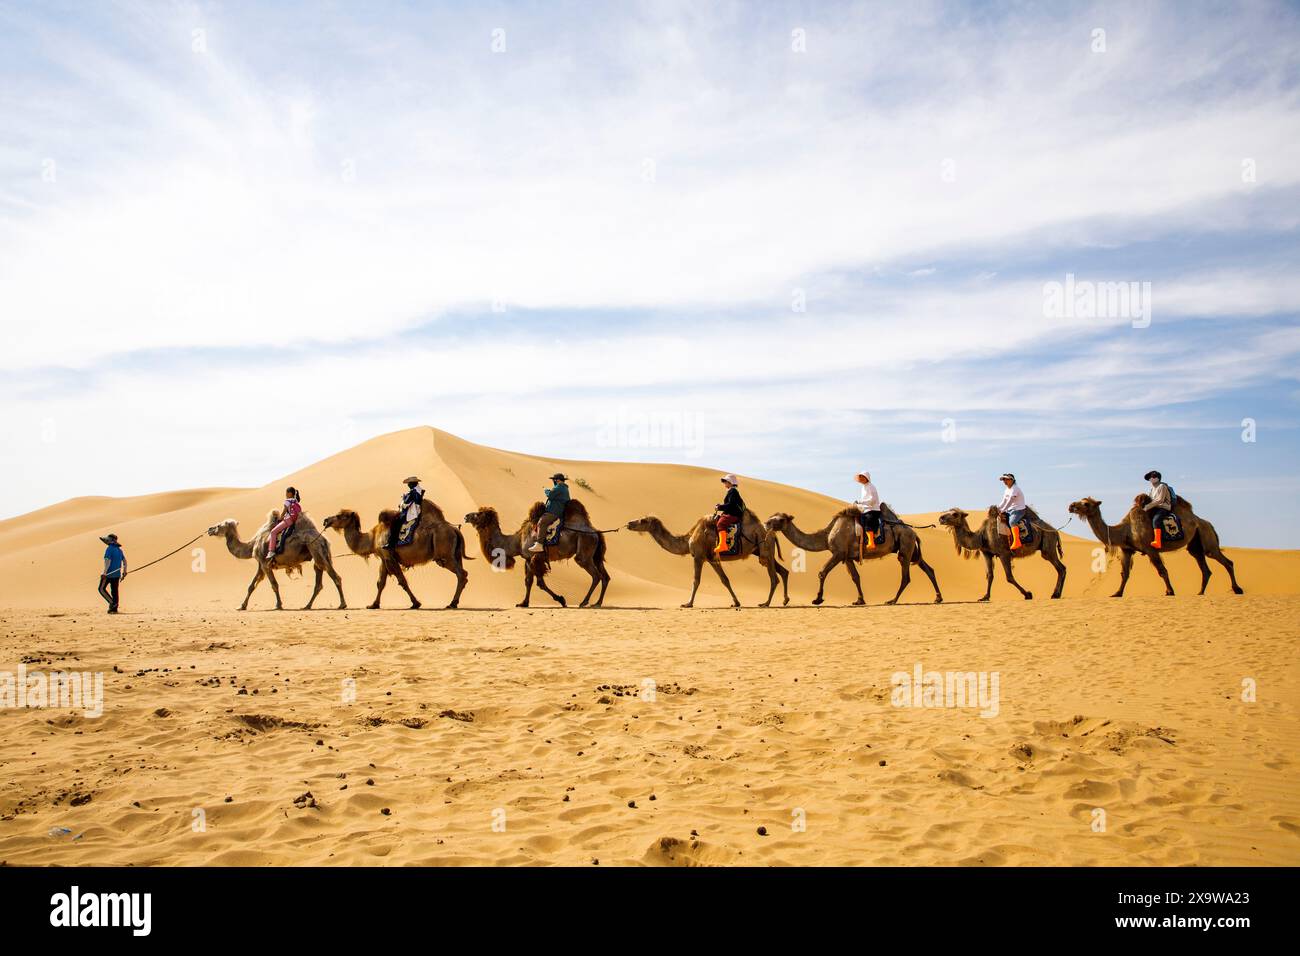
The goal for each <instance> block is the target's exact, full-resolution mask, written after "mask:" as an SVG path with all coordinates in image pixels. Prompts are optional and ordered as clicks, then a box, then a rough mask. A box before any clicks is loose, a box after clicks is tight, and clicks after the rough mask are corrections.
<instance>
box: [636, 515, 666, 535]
mask: <svg viewBox="0 0 1300 956" xmlns="http://www.w3.org/2000/svg"><path fill="white" fill-rule="evenodd" d="M663 524H664V523H663V522H662V521H660V520H659V519H658V518H656V517H655V516H654V515H646V516H645V517H644V518H634V519H633V520H631V521H629V522H628V523H627V530H628V531H641V532H643V533H649V532H651V531H653V530H654V529H655V528H656V527H659V528H662V527H663Z"/></svg>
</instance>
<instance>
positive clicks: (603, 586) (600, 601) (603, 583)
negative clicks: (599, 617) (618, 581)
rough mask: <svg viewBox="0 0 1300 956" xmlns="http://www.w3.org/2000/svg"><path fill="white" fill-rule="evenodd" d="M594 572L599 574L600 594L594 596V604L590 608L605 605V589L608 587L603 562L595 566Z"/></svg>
mask: <svg viewBox="0 0 1300 956" xmlns="http://www.w3.org/2000/svg"><path fill="white" fill-rule="evenodd" d="M596 570H598V571H599V572H600V594H598V595H596V603H595V604H593V605H592V607H600V606H601V605H602V604H604V603H605V589H606V588H608V587H609V572H608V571H607V570H605V562H604V561H603V560H602V561H600V562H599V563H598V564H597V565H596Z"/></svg>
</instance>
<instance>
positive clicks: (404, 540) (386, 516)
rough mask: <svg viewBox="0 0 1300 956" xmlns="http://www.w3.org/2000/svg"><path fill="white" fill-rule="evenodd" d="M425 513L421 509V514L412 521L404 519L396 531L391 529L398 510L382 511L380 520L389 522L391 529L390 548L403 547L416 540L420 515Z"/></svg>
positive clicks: (389, 533) (389, 534) (389, 535)
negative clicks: (394, 538)
mask: <svg viewBox="0 0 1300 956" xmlns="http://www.w3.org/2000/svg"><path fill="white" fill-rule="evenodd" d="M423 513H424V512H423V511H421V512H420V514H418V515H416V516H415V517H414V518H413V519H412V520H410V521H406V520H403V521H402V523H401V524H400V525H398V527H397V530H396V532H394V531H392V530H391V529H392V523H393V519H394V518H396V517H397V512H396V511H385V512H382V513H381V514H380V516H379V520H380V521H382V522H384V523H385V524H387V525H388V526H389V529H390V530H389V532H388V546H389V547H390V548H402V547H405V546H406V545H408V544H410V543H411V542H412V541H414V540H415V529H416V528H418V527H419V526H420V517H421V515H423ZM394 534H396V538H397V540H396V541H394V540H393V537H394Z"/></svg>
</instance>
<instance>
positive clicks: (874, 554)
mask: <svg viewBox="0 0 1300 956" xmlns="http://www.w3.org/2000/svg"><path fill="white" fill-rule="evenodd" d="M880 514H881V518H882V523H883V527H884V531H883V532H882V533H881V534H880V536H879V537H878V538H877V541H876V546H875V547H874V548H867V549H866V550H865V551H862V550H860V549H861V537H860V536H859V531H858V509H857V508H845V509H844V510H843V511H840V512H838V513H836V514H835V515H834V516H833V517H832V518H831V521H830V524H828V525H826V527H824V528H822V530H821V531H818V532H816V533H814V534H808V533H806V532H804V531H800V530H799V528H798V526H796V525H795V523H794V518H793V517H792V516H790V515H788V514H784V513H778V514H774V515H772V517H770V518H768V519H767V524H766V527H767V528H768V529H769V530H770V531H772V532H777V531H779V532H781V533H782V534H783V535H785V536H786V538H787V539H788V540H789V541H790V543H791V544H792V545H794V546H795V547H796V548H802V549H803V550H805V551H829V552H830V553H831V557H830V560H829V561H827V562H826V566H825V567H823V568H822V569H821V571H820V572H818V574H817V596H816V597H815V598H813V604H821V603H822V601H823V599H824V597H823V596H824V594H825V589H826V576H827V575H828V574H830V573H831V571H832V570H834V568H835V566H836V565H837V564H840V563H843V564H844V567H845V569H847V570H848V572H849V577H850V578H852V579H853V586H854V587H855V588H857V589H858V599H857V600H856V601H854V602H853V604H854V606H855V607H857V606H861V605H864V604H866V603H867V599H866V598H865V597H863V596H862V580H861V578H860V577H859V576H858V568H857V562H858V561H870V560H871V559H873V558H883V557H884V556H885V555H887V554H896V555H898V564H899V566H900V568H901V569H902V579H901V580H900V581H899V584H898V593H897V594H895V595H894V598H893V600H891V601H886V602H885V603H886V604H897V603H898V599H899V597H901V596H902V594H903V591H904V590H906V589H907V586H908V584H910V583H911V580H912V570H911V566H912V565H913V564H916V565H919V566H920V568H921V570H922V571H924V572H925V574H926V576H927V577H928V578H929V579H930V583H931V584H932V585H934V603H935V604H942V603H943V595H942V594H941V593H940V592H939V582H938V580H937V579H936V578H935V576H934V568H932V567H930V565H928V564H927V563H926V561H925V558H923V557H922V556H921V539H920V536H919V535H917V533H916V532H915V531H913V530H912V529H911V528H909V527H908V526H907V525H905V524H903V523H902V522H901V521H899V520H898V516H897V515H896V514H894V512H893V510H892V509H891V508H890V507H889V505H881V507H880Z"/></svg>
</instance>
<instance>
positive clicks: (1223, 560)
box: [1210, 547, 1246, 594]
mask: <svg viewBox="0 0 1300 956" xmlns="http://www.w3.org/2000/svg"><path fill="white" fill-rule="evenodd" d="M1210 557H1212V558H1213V559H1214V560H1215V561H1218V562H1219V563H1220V564H1221V565H1223V569H1224V570H1225V571H1227V572H1228V580H1230V581H1231V582H1232V593H1233V594H1245V593H1246V592H1245V591H1243V590H1242V589H1241V586H1240V585H1239V584H1237V571H1236V569H1235V568H1234V567H1233V564H1232V559H1231V558H1229V557H1228V556H1227V555H1226V554H1224V553H1223V552H1222V551H1220V550H1219V549H1218V547H1215V549H1214V550H1213V551H1211V552H1210Z"/></svg>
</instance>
